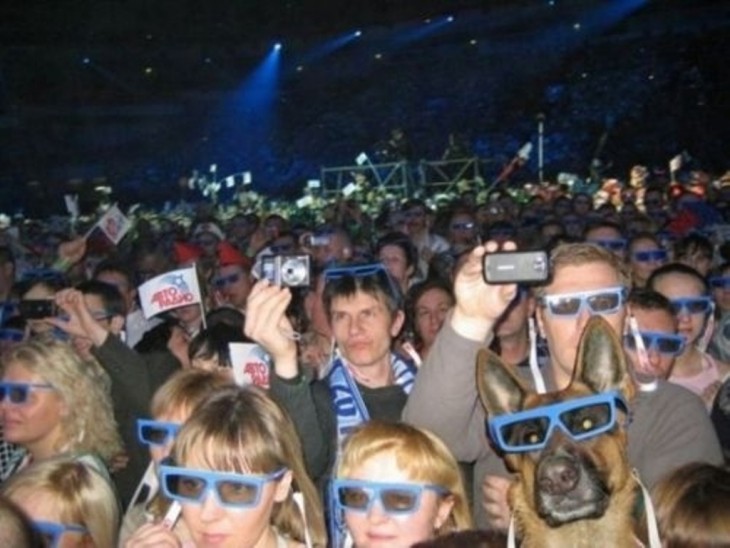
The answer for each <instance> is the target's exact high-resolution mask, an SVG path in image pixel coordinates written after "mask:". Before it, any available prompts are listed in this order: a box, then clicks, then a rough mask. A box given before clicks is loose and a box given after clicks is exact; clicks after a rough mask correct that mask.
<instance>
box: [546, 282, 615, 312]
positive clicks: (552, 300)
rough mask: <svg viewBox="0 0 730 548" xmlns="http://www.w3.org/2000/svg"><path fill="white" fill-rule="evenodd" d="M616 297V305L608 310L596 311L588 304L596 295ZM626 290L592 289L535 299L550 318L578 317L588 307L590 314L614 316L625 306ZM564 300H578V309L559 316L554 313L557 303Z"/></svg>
mask: <svg viewBox="0 0 730 548" xmlns="http://www.w3.org/2000/svg"><path fill="white" fill-rule="evenodd" d="M608 294H610V295H618V303H617V305H616V306H615V307H614V308H610V309H608V310H596V309H595V308H593V306H592V305H591V303H590V300H589V299H590V298H591V297H596V296H598V295H608ZM626 295H627V290H626V288H625V287H624V286H614V287H606V288H604V289H593V290H591V291H579V292H575V293H556V294H554V295H543V296H542V297H540V298H538V299H537V302H538V304H539V305H540V306H542V307H544V308H545V309H546V310H547V311H548V313H549V314H550V315H551V316H555V317H557V318H574V317H576V316H578V315H579V314H580V313H581V312H582V311H583V309H584V308H585V307H586V306H588V308H589V309H590V311H591V314H600V315H609V314H615V313H616V312H618V311H619V309H620V308H621V307H622V306H624V305H625V304H626ZM566 299H580V305H579V306H578V309H577V310H576V311H575V312H573V313H571V314H560V313H558V312H555V311H554V308H553V307H554V306H556V304H557V301H564V300H566Z"/></svg>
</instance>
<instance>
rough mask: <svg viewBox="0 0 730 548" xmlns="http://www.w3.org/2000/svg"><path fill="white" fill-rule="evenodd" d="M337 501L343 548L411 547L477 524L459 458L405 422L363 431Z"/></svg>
mask: <svg viewBox="0 0 730 548" xmlns="http://www.w3.org/2000/svg"><path fill="white" fill-rule="evenodd" d="M330 496H331V504H332V515H331V518H332V527H331V538H332V543H333V545H334V546H335V547H339V546H353V545H354V546H357V547H358V548H360V547H370V546H411V545H412V544H415V543H417V542H422V541H425V540H430V539H433V538H435V537H437V536H442V535H446V534H449V533H452V532H455V531H462V530H465V529H470V528H471V526H472V521H471V514H470V511H469V504H468V501H467V498H466V493H465V490H464V484H463V481H462V478H461V473H460V470H459V465H458V464H457V462H456V460H455V459H454V457H453V456H452V455H451V453H450V452H449V450H448V449H447V448H446V446H445V445H444V443H443V442H442V441H441V440H440V439H438V438H437V437H436V436H434V435H433V434H431V433H430V432H427V431H425V430H420V429H418V428H415V427H413V426H410V425H407V424H404V423H387V422H380V421H371V422H368V423H366V424H365V425H363V426H362V427H360V428H358V429H357V430H356V431H355V432H354V433H353V434H352V435H351V436H350V437H349V438H348V439H347V441H346V442H345V445H344V448H343V453H342V459H341V461H340V463H339V466H338V467H337V472H336V476H335V479H334V481H333V482H332V487H331V493H330Z"/></svg>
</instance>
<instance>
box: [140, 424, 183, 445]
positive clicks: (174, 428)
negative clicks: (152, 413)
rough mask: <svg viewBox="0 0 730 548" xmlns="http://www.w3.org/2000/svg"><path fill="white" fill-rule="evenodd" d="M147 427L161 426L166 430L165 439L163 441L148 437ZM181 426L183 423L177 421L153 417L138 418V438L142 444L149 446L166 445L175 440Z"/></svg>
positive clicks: (160, 427)
mask: <svg viewBox="0 0 730 548" xmlns="http://www.w3.org/2000/svg"><path fill="white" fill-rule="evenodd" d="M145 428H159V429H161V430H165V440H164V441H163V442H155V441H152V440H150V439H148V438H147V437H145V435H144V430H145ZM181 428H182V424H180V423H177V422H165V421H156V420H153V419H137V440H138V441H139V442H140V443H141V444H142V445H147V446H149V447H164V446H165V445H167V444H168V443H170V442H171V441H174V439H175V437H176V436H177V434H178V432H180V429H181Z"/></svg>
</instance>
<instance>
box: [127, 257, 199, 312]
mask: <svg viewBox="0 0 730 548" xmlns="http://www.w3.org/2000/svg"><path fill="white" fill-rule="evenodd" d="M139 300H140V305H141V306H142V312H143V313H144V317H145V318H147V319H149V318H151V317H152V316H156V315H157V314H161V313H162V312H167V311H168V310H173V309H175V308H179V307H181V306H188V305H191V304H199V303H200V302H201V294H200V285H199V284H198V274H197V272H196V270H195V265H193V266H190V267H188V268H181V269H179V270H172V271H170V272H166V273H164V274H160V275H159V276H157V277H156V278H152V279H151V280H149V281H147V282H145V283H143V284H142V285H140V286H139Z"/></svg>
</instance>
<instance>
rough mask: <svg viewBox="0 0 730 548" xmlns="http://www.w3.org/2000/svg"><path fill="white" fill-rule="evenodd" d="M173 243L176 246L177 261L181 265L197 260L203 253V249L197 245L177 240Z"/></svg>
mask: <svg viewBox="0 0 730 548" xmlns="http://www.w3.org/2000/svg"><path fill="white" fill-rule="evenodd" d="M173 245H174V248H175V262H176V263H177V264H179V265H184V264H188V263H192V262H195V261H197V260H198V259H200V257H201V255H203V250H202V249H200V248H199V247H198V246H197V245H193V244H189V243H187V242H175V243H174V244H173Z"/></svg>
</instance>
